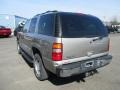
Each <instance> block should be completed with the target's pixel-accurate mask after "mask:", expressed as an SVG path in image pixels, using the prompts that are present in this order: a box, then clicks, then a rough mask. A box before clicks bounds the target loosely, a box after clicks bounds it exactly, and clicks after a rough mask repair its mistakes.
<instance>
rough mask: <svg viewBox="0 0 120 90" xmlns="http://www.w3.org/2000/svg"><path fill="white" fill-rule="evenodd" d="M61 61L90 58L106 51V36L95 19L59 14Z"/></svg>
mask: <svg viewBox="0 0 120 90" xmlns="http://www.w3.org/2000/svg"><path fill="white" fill-rule="evenodd" d="M60 17H61V25H62V43H63V59H65V60H67V59H73V58H79V57H86V56H88V57H90V56H92V55H96V54H100V53H104V52H106V51H108V42H109V39H108V34H107V30H106V28H105V27H104V25H103V24H102V22H101V21H100V20H99V19H97V18H96V17H92V16H88V15H82V14H80V15H79V14H78V15H77V14H61V15H60Z"/></svg>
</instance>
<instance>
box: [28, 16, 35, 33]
mask: <svg viewBox="0 0 120 90" xmlns="http://www.w3.org/2000/svg"><path fill="white" fill-rule="evenodd" d="M36 23H37V18H33V19H32V20H31V23H30V28H29V33H34V32H35V26H36Z"/></svg>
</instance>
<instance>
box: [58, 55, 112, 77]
mask: <svg viewBox="0 0 120 90" xmlns="http://www.w3.org/2000/svg"><path fill="white" fill-rule="evenodd" d="M111 60H112V56H111V55H105V56H101V57H97V58H93V59H89V60H83V61H79V62H75V63H70V64H64V65H61V66H58V67H56V74H57V76H59V77H69V76H73V75H76V74H80V73H85V72H87V71H91V70H94V69H97V68H100V67H103V66H106V65H108V64H109V63H110V62H111ZM87 62H92V63H93V65H92V66H89V67H86V66H85V65H86V63H87Z"/></svg>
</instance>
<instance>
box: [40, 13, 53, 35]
mask: <svg viewBox="0 0 120 90" xmlns="http://www.w3.org/2000/svg"><path fill="white" fill-rule="evenodd" d="M54 18H55V17H54V14H46V15H42V16H40V19H39V23H38V34H43V35H47V36H54V27H55V25H54V22H55V19H54Z"/></svg>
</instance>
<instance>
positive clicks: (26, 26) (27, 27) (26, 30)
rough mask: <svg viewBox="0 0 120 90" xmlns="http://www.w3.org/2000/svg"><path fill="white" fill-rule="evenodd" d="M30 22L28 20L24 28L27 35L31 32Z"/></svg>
mask: <svg viewBox="0 0 120 90" xmlns="http://www.w3.org/2000/svg"><path fill="white" fill-rule="evenodd" d="M29 25H30V20H27V21H26V23H25V26H24V28H23V32H24V33H26V32H28V30H29Z"/></svg>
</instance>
